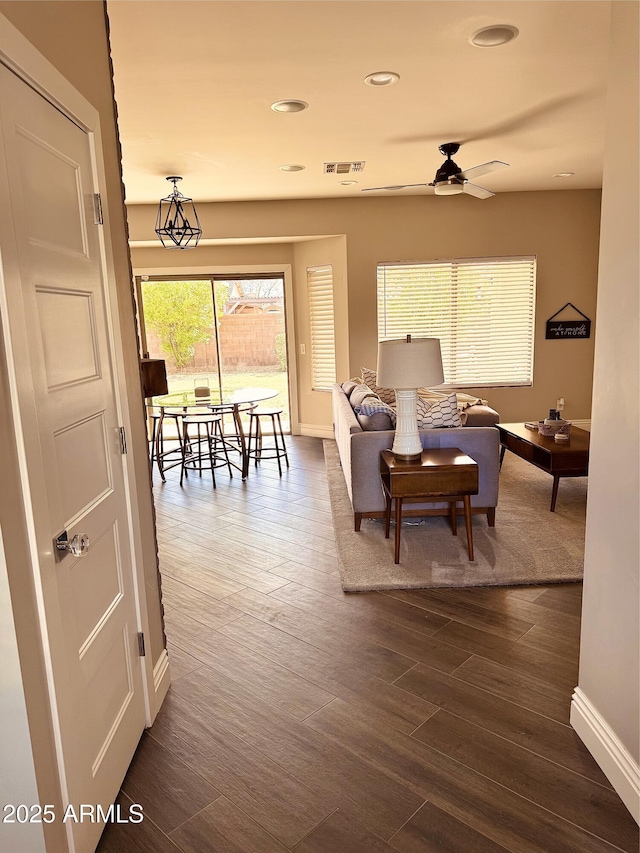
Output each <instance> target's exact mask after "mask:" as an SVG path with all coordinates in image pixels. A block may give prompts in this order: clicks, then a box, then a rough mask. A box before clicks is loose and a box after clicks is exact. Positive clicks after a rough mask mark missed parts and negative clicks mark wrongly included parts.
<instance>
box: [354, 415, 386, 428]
mask: <svg viewBox="0 0 640 853" xmlns="http://www.w3.org/2000/svg"><path fill="white" fill-rule="evenodd" d="M356 417H357V419H358V423H359V424H360V427H361V429H362V430H364V432H382V431H383V430H390V429H393V422H392V421H391V417H390V415H389V413H388V412H376V413H375V414H374V415H356Z"/></svg>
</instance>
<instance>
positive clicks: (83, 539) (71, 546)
mask: <svg viewBox="0 0 640 853" xmlns="http://www.w3.org/2000/svg"><path fill="white" fill-rule="evenodd" d="M90 544H91V543H90V541H89V537H88V536H87V534H86V533H83V534H82V535H81V534H80V533H76V535H75V536H74V537H73V538H72V539H69V534H68V533H67V531H66V530H64V531H63V532H62V533H61V534H60V536H58V537H57V538H56V539H55V546H56V559H57V560H58V561H60V560H62V559H63V558H64V557H66V556H67V554H73V556H74V557H84V555H85V554H86V553H87V551H88V550H89V545H90Z"/></svg>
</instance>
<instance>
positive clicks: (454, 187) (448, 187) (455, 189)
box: [434, 181, 463, 195]
mask: <svg viewBox="0 0 640 853" xmlns="http://www.w3.org/2000/svg"><path fill="white" fill-rule="evenodd" d="M434 191H435V194H436V195H460V193H461V192H463V187H462V184H461V183H459V182H458V181H441V182H440V183H437V184H435V188H434Z"/></svg>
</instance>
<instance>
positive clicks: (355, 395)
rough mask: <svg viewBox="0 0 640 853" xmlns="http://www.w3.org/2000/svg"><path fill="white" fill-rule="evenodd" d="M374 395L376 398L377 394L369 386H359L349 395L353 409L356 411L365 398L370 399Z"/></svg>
mask: <svg viewBox="0 0 640 853" xmlns="http://www.w3.org/2000/svg"><path fill="white" fill-rule="evenodd" d="M372 394H373V396H374V397H375V394H374V393H373V391H372V390H371V388H369V386H368V385H364V384H362V385H357V386H356V387H355V388H354V389H353V391H352V392H351V394H350V395H349V402H350V403H351V408H352V409H355V407H356V406H359V405H360V403H361V402H362V401H363V400H364V398H365V397H370V396H371V395H372Z"/></svg>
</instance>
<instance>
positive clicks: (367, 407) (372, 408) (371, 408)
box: [353, 394, 396, 428]
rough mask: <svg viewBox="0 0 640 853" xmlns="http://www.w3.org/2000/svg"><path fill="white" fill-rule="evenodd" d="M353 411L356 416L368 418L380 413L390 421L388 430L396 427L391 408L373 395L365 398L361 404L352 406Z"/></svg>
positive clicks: (393, 412) (394, 415)
mask: <svg viewBox="0 0 640 853" xmlns="http://www.w3.org/2000/svg"><path fill="white" fill-rule="evenodd" d="M353 410H354V412H355V413H356V415H367V416H368V417H371V416H372V415H376V414H379V413H380V412H382V413H384V414H386V415H388V417H389V419H390V420H391V427H390V428H393V427H395V425H396V413H395V411H394V410H393V409H392V408H391V406H388V405H387V404H386V403H384V402H383V401H382V400H381V399H380V398H379V397H376V396H375V395H373V394H372V395H371V396H370V397H365V399H364V400H363V401H362V403H360V404H359V405H357V406H354V409H353Z"/></svg>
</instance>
